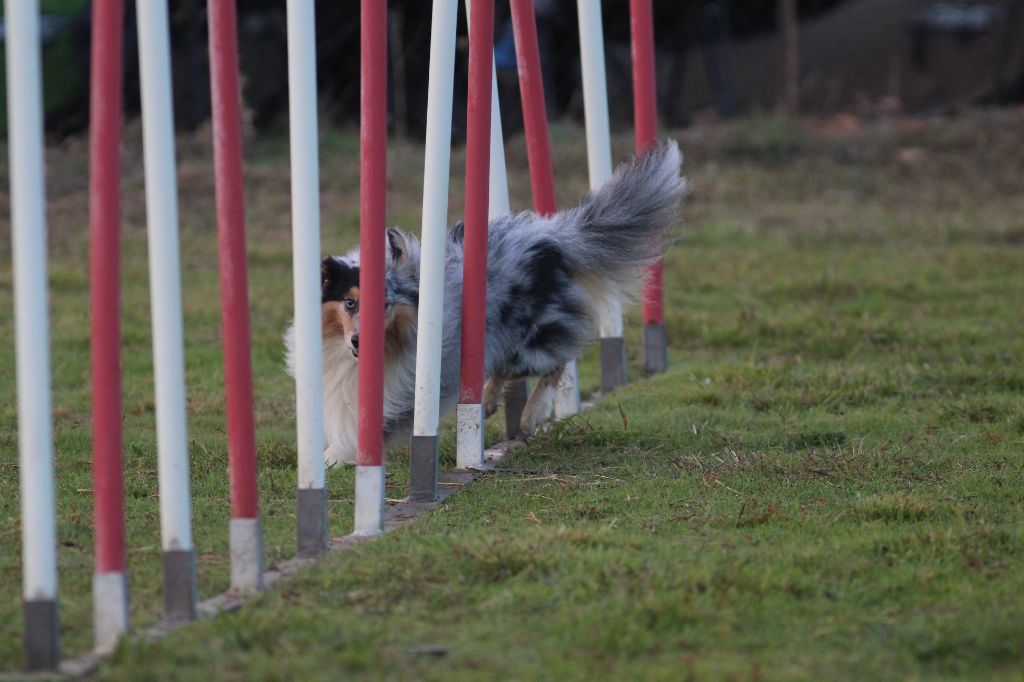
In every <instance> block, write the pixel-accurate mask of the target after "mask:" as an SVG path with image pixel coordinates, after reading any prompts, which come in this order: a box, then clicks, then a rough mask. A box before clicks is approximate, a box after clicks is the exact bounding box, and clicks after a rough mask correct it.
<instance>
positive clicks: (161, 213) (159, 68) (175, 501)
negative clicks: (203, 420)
mask: <svg viewBox="0 0 1024 682" xmlns="http://www.w3.org/2000/svg"><path fill="white" fill-rule="evenodd" d="M136 11H137V18H138V31H139V66H140V76H141V81H142V119H143V130H142V132H143V157H144V167H145V175H146V229H147V234H148V239H149V272H150V308H151V311H152V317H153V365H154V369H155V375H156V430H157V460H158V472H159V473H158V475H159V489H160V534H161V546H162V548H163V561H164V612H165V615H166V617H167V619H168V620H170V621H178V620H191V619H193V618H195V610H196V564H195V549H194V548H193V546H192V512H191V504H190V499H189V498H190V495H189V459H188V435H187V428H186V410H185V357H184V347H185V341H184V333H183V329H182V308H181V263H180V260H181V256H180V250H179V245H178V189H177V177H176V175H175V168H174V166H175V163H174V120H173V111H174V107H173V104H172V99H171V62H170V59H171V48H170V35H169V29H168V16H167V6H166V5H164V4H163V3H158V2H143V3H139V4H138V6H137V9H136Z"/></svg>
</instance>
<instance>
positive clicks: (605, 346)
mask: <svg viewBox="0 0 1024 682" xmlns="http://www.w3.org/2000/svg"><path fill="white" fill-rule="evenodd" d="M625 384H626V340H625V339H624V338H622V337H621V336H609V337H603V338H602V339H601V393H611V392H612V391H614V390H615V389H616V388H618V387H619V386H624V385H625Z"/></svg>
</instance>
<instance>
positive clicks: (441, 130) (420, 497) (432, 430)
mask: <svg viewBox="0 0 1024 682" xmlns="http://www.w3.org/2000/svg"><path fill="white" fill-rule="evenodd" d="M458 10H459V3H458V0H435V2H434V6H433V8H432V10H431V21H430V67H429V68H430V74H429V82H428V84H427V134H426V141H425V148H424V155H423V158H424V161H423V213H422V223H421V228H420V229H421V232H420V298H419V311H418V317H417V324H416V405H415V408H414V411H413V427H412V437H411V438H410V441H409V469H410V471H409V499H411V500H414V501H416V502H430V501H433V499H434V498H435V496H436V495H437V478H438V460H439V451H438V426H439V424H440V400H441V341H442V333H443V324H442V319H443V318H442V317H441V315H442V311H443V308H444V270H445V266H444V262H445V249H446V243H447V230H448V173H449V166H450V165H451V147H452V145H451V137H452V97H453V94H454V89H455V31H456V26H457V24H458V18H459V17H458Z"/></svg>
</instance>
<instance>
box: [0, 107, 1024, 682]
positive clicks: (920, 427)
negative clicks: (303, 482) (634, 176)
mask: <svg viewBox="0 0 1024 682" xmlns="http://www.w3.org/2000/svg"><path fill="white" fill-rule="evenodd" d="M137 135H138V131H137V130H133V131H132V132H131V136H132V137H131V142H130V144H129V148H130V149H135V148H137ZM680 137H681V138H682V140H683V143H684V147H685V149H686V151H687V154H688V158H687V162H686V173H687V175H688V176H689V178H690V179H691V181H692V183H693V185H694V193H693V196H692V197H691V200H690V201H689V204H688V209H687V213H686V220H685V223H684V227H683V229H681V230H680V231H679V233H678V234H679V239H678V242H677V243H676V245H675V247H674V248H673V249H672V251H671V253H670V254H669V256H668V258H667V263H666V281H667V292H668V301H667V310H668V316H667V325H668V329H669V334H670V339H671V343H672V349H671V350H672V352H671V368H670V371H669V372H668V373H667V374H665V375H661V376H658V377H655V378H651V379H639V372H638V360H639V358H638V354H637V349H638V348H639V338H638V333H637V332H638V329H637V324H636V322H635V320H634V321H633V323H632V324H631V325H630V333H629V339H628V340H629V348H630V361H631V369H632V370H633V376H634V378H637V381H635V382H634V383H633V384H631V385H630V386H629V387H627V388H625V389H623V390H621V391H619V392H617V393H616V394H615V395H613V396H611V397H610V398H608V399H607V400H605V401H604V402H603V403H602V404H601V405H600V406H599V407H598V408H596V409H595V410H594V411H592V412H590V413H588V414H587V415H585V416H583V417H577V418H574V419H572V420H569V421H568V422H565V423H562V424H559V425H557V426H556V427H555V428H553V429H552V430H551V431H550V432H548V433H546V434H543V435H541V436H538V437H537V438H535V439H534V440H533V441H531V443H530V445H529V446H528V447H527V448H525V449H523V450H520V451H519V452H518V454H517V455H516V456H515V457H514V459H512V460H511V461H510V462H509V463H508V465H507V466H506V468H505V469H503V470H501V471H499V472H496V473H494V474H490V475H488V476H486V477H485V478H484V479H483V480H481V481H479V482H478V483H476V484H474V485H473V486H472V487H470V488H468V489H466V490H464V491H462V492H460V493H459V494H458V495H457V496H456V497H454V498H453V499H451V500H450V501H449V502H448V503H447V504H445V505H444V506H443V507H441V508H439V509H437V510H435V511H434V512H432V513H431V514H430V515H428V516H427V517H425V518H424V519H422V520H420V521H419V522H417V523H416V524H414V525H412V526H409V527H407V528H405V529H403V530H401V531H398V532H396V533H394V534H393V535H390V536H388V537H385V538H382V539H380V540H378V541H375V542H373V543H370V544H367V545H363V546H361V547H360V548H359V549H358V550H356V551H353V552H348V553H345V554H343V555H337V556H333V557H331V558H329V559H327V560H326V561H324V562H321V563H320V564H319V565H317V566H316V567H314V568H312V569H310V570H307V571H304V572H303V573H301V574H300V575H299V576H296V577H295V578H294V579H291V580H289V581H287V582H285V583H284V584H281V585H279V586H275V588H274V589H272V590H270V591H268V593H266V594H265V595H263V596H261V597H260V598H259V599H258V600H256V601H255V602H253V603H251V604H249V605H248V606H246V607H244V608H243V609H242V610H241V611H240V612H239V613H235V614H228V615H224V616H221V617H218V618H216V619H213V620H211V621H208V622H204V623H201V624H198V625H196V626H193V627H189V628H186V629H184V630H182V631H180V632H178V633H176V634H174V635H172V636H170V637H168V638H166V639H164V640H162V641H160V642H157V643H142V642H138V641H133V642H129V643H127V644H125V645H122V647H121V648H120V649H119V650H118V652H117V653H116V655H115V656H114V658H113V660H112V661H110V662H109V663H107V664H105V665H104V666H103V667H102V668H101V669H100V671H99V673H98V676H99V677H103V678H110V679H135V678H138V677H139V676H143V675H149V676H152V675H158V676H160V677H161V678H181V679H194V678H198V677H200V676H207V677H209V676H214V677H216V678H217V679H239V680H241V679H245V680H249V679H282V678H288V679H291V678H296V679H301V678H331V679H334V678H337V677H340V676H343V675H348V674H358V675H361V676H365V677H369V678H387V679H411V678H422V679H440V678H455V679H462V678H504V679H563V678H564V679H617V678H627V679H629V678H633V679H636V678H644V679H672V680H677V679H705V678H709V677H710V678H713V679H721V678H725V679H748V678H749V679H835V678H859V679H878V678H900V679H922V678H929V679H931V678H939V679H942V678H946V679H964V678H971V679H992V678H994V677H995V678H1007V679H1022V678H1024V597H1022V595H1024V573H1022V572H1021V571H1020V570H1019V566H1020V563H1021V561H1022V558H1024V531H1022V528H1024V511H1022V508H1021V499H1022V493H1021V490H1022V489H1024V486H1022V483H1024V481H1022V474H1024V467H1022V462H1021V456H1020V453H1021V451H1022V445H1024V401H1022V394H1024V370H1022V367H1021V364H1020V361H1021V358H1022V357H1024V340H1022V329H1024V312H1022V310H1021V305H1020V301H1021V300H1024V267H1022V266H1021V263H1022V256H1024V253H1022V250H1021V247H1022V245H1024V219H1022V218H1021V216H1022V215H1024V194H1022V193H1021V192H1020V190H1019V188H1020V178H1021V177H1024V153H1022V152H1024V148H1022V142H1021V140H1022V139H1024V116H1021V115H1020V114H1019V113H1013V112H995V113H985V114H980V113H974V114H969V115H965V116H963V117H961V118H958V119H953V120H950V121H946V122H941V123H935V124H930V125H921V124H919V123H916V122H911V123H907V124H903V125H900V124H897V123H877V124H871V125H869V126H868V127H867V128H865V129H864V130H863V131H861V132H859V133H857V134H855V135H853V136H849V135H839V134H836V133H835V132H833V131H831V130H830V129H829V128H828V127H827V126H824V125H819V124H812V123H801V124H796V123H788V122H785V121H781V120H778V119H759V120H752V121H745V122H741V123H737V124H732V125H729V126H724V127H719V128H702V129H697V130H694V131H688V132H686V133H683V134H681V135H680ZM553 140H554V146H555V163H556V167H557V168H556V177H557V178H558V181H559V183H560V185H559V198H560V201H561V202H562V203H563V204H565V205H568V204H569V203H571V202H572V201H573V200H574V197H578V196H579V194H580V193H582V192H583V191H584V190H585V188H586V177H585V168H586V164H585V160H584V151H583V145H582V134H581V132H580V131H579V130H578V129H576V128H573V127H565V126H556V128H555V129H554V130H553ZM83 144H84V143H83V142H82V141H72V142H70V143H68V144H67V145H66V146H65V147H63V148H60V149H52V150H50V154H51V158H50V163H49V170H50V174H51V175H50V192H51V197H52V201H53V206H52V207H51V230H52V233H53V235H52V239H51V254H52V260H51V262H52V267H51V285H52V286H51V307H52V309H53V315H54V317H53V322H52V328H53V332H54V341H53V352H54V389H55V397H54V405H55V412H56V414H57V432H56V433H57V443H56V446H57V466H58V469H57V477H58V485H59V491H58V504H59V508H60V526H59V529H58V534H59V539H60V542H61V553H60V560H61V573H60V575H61V590H62V593H61V608H62V617H63V630H64V632H63V634H64V643H65V649H66V650H67V651H69V652H75V651H82V650H83V649H85V648H86V647H87V646H88V644H89V641H90V638H91V633H90V626H89V614H90V597H89V592H88V590H89V581H90V573H91V570H92V569H91V540H90V537H91V536H90V530H89V526H90V515H91V498H90V494H89V489H90V475H89V457H90V454H89V453H90V449H89V416H88V415H89V413H88V410H89V404H90V397H89V392H88V365H87V349H88V330H87V323H88V313H87V298H86V291H85V289H86V267H85V261H84V258H83V253H84V246H85V218H84V216H85V212H84V210H85V198H84V195H83V190H84V186H85V175H84V172H83V169H84V166H85V155H84V147H83ZM205 145H206V140H205V139H204V138H202V137H196V138H192V139H183V140H181V158H180V161H181V184H182V224H183V233H182V241H183V244H182V248H183V262H184V263H185V264H186V266H185V267H186V277H185V289H186V291H185V300H186V305H185V311H186V324H187V349H186V351H187V355H186V358H187V363H188V387H189V415H190V424H189V427H190V442H191V450H192V467H193V469H192V481H193V494H194V496H195V500H196V503H195V521H194V523H195V533H196V544H197V547H198V548H199V563H200V588H201V591H202V594H203V595H210V594H214V593H216V592H218V591H220V590H223V589H224V588H225V587H226V585H227V568H228V567H227V556H226V543H227V520H228V505H227V494H226V469H225V467H226V457H225V454H224V448H225V443H224V427H223V408H222V394H221V392H222V385H221V384H222V373H221V370H220V367H219V363H220V349H219V322H218V320H219V315H218V303H217V283H216V282H217V280H216V268H215V264H216V258H215V253H214V250H213V244H214V239H215V234H214V232H213V226H212V220H213V219H212V206H213V204H212V188H211V186H210V172H209V159H208V158H207V156H206V151H205ZM615 145H616V157H617V158H623V157H624V156H625V154H626V152H627V149H628V145H629V138H628V136H621V137H618V138H616V142H615ZM521 146H522V144H521V140H513V141H511V142H510V149H509V163H510V167H511V169H512V194H513V202H514V204H515V205H517V206H525V205H526V204H527V201H528V195H527V192H528V183H527V179H526V177H525V175H524V174H523V168H524V167H525V164H524V152H523V151H522V150H521V149H520V147H521ZM322 149H323V150H324V171H323V189H324V224H323V227H324V242H325V249H326V250H330V251H335V252H337V251H341V250H343V249H344V248H347V247H348V246H350V245H351V243H352V241H353V236H354V231H355V228H356V220H357V218H356V216H357V195H356V191H357V190H356V184H357V183H356V164H355V160H356V140H355V138H354V137H353V136H352V135H350V134H344V133H329V134H327V135H326V136H325V139H324V140H323V145H322ZM421 156H422V150H421V149H420V148H418V147H417V146H415V145H410V144H404V143H399V144H397V145H395V146H394V147H393V150H392V156H391V194H390V209H389V210H390V219H391V221H392V222H394V223H397V224H400V225H403V226H405V227H409V228H414V229H415V227H416V223H417V222H418V195H419V192H420V189H421V185H420V181H419V179H418V177H417V173H418V171H419V169H420V167H421V162H422V161H421ZM461 159H462V156H461V154H458V153H457V154H456V155H455V162H454V164H453V165H454V166H455V168H456V169H458V168H460V167H461V166H460V164H461ZM249 160H250V162H251V163H250V166H249V177H248V184H247V197H248V204H249V212H250V215H249V224H250V249H249V250H250V258H251V260H250V263H251V265H250V267H251V273H250V274H251V280H252V285H251V286H252V301H253V306H252V309H253V326H254V335H255V339H254V366H255V371H256V388H257V404H256V407H257V422H258V442H259V455H260V486H261V488H260V489H261V504H262V510H263V515H264V523H265V530H266V534H267V549H268V554H269V559H270V561H275V560H278V559H281V558H284V557H287V556H290V555H291V554H292V553H293V552H294V539H293V524H294V511H293V506H294V485H295V479H294V460H295V451H294V444H293V441H294V426H293V408H292V397H291V384H290V381H289V380H288V378H287V377H286V376H285V375H284V373H283V371H282V367H281V365H282V361H281V351H280V343H279V337H280V332H281V330H282V329H283V328H284V326H285V325H286V323H287V320H288V315H289V310H290V307H291V304H290V298H291V290H290V275H289V268H290V255H289V217H288V206H289V203H288V195H287V189H288V187H287V186H288V173H287V146H286V144H285V142H284V141H283V140H282V139H270V140H262V141H256V142H253V143H252V144H251V145H250V150H249ZM126 163H127V169H126V173H127V178H126V183H125V185H126V195H127V197H128V198H127V202H128V203H127V205H126V207H125V215H126V223H127V229H126V233H125V258H126V266H125V267H126V271H125V280H126V290H125V302H124V314H125V343H124V346H125V348H124V350H125V362H124V364H125V372H126V379H125V390H126V398H125V414H126V416H125V428H126V458H127V475H126V477H127V488H128V506H129V514H130V516H129V518H130V521H129V540H130V543H131V554H130V570H131V590H132V598H133V618H134V619H135V622H136V624H138V625H144V624H146V623H150V622H153V621H154V620H155V619H156V618H158V617H159V602H160V599H159V582H160V576H159V563H158V555H159V552H158V545H159V540H158V525H159V522H158V518H157V500H156V476H155V469H156V463H155V454H154V434H153V403H152V388H153V387H152V380H151V379H150V376H151V373H150V366H151V361H150V357H149V331H148V330H149V326H148V325H149V318H148V312H147V307H148V291H147V288H146V272H145V264H144V260H145V258H144V255H145V239H144V232H143V222H144V221H143V213H142V206H141V202H140V196H141V187H142V182H141V170H140V167H139V162H138V159H136V158H135V155H134V153H132V154H128V156H127V160H126ZM459 177H460V173H458V172H456V173H455V174H454V178H455V179H456V180H457V179H458V178H459ZM460 205H461V195H459V193H458V191H456V192H455V196H454V197H453V201H452V206H453V211H452V212H453V214H456V213H459V210H458V207H459V206H460ZM4 231H5V236H6V228H5V230H4ZM0 249H2V250H3V251H2V252H0V257H2V258H0V263H2V264H3V265H2V267H3V268H4V269H3V270H2V271H0V307H6V308H7V309H8V310H9V309H10V305H11V302H10V296H11V284H10V270H9V247H8V242H7V240H6V239H5V240H4V241H3V242H0ZM11 333H12V323H11V321H10V318H9V317H3V318H0V338H2V339H4V340H5V342H4V343H2V344H0V378H3V379H5V380H4V381H0V466H2V467H3V474H2V475H0V523H2V525H0V546H2V547H3V548H4V550H3V553H2V554H0V562H2V563H0V581H2V584H3V585H4V586H5V590H4V592H3V598H2V601H0V661H3V662H4V663H5V664H6V665H5V666H4V667H7V668H16V667H17V666H18V665H20V663H21V658H20V657H21V654H20V651H19V638H20V617H19V615H18V607H19V603H18V590H17V585H18V581H19V571H20V569H19V565H18V556H17V551H16V549H17V543H18V509H17V475H16V474H17V467H16V435H15V434H16V425H15V413H14V393H13V357H12V355H13V353H12V345H13V344H12V342H11ZM581 374H582V375H583V384H584V389H585V390H588V389H593V388H594V387H595V386H596V381H597V377H596V358H595V357H594V354H593V353H590V354H588V356H587V357H586V358H585V359H584V360H583V362H582V363H581ZM490 435H491V437H494V436H495V435H496V425H495V424H492V427H491V433H490ZM443 453H444V458H445V461H446V462H447V463H450V462H451V458H452V441H451V436H450V434H447V435H446V440H445V442H444V444H443ZM406 464H407V462H406V455H405V453H404V452H398V453H394V454H392V456H391V458H390V461H389V478H388V496H389V497H401V496H402V495H403V494H404V490H405V482H406V480H407V468H406ZM328 485H329V489H330V490H329V493H330V499H331V512H332V517H331V518H332V532H333V533H335V534H341V533H345V532H346V531H347V530H348V529H349V526H350V518H351V513H352V500H351V495H352V474H351V472H350V471H334V472H331V473H330V475H329V480H328Z"/></svg>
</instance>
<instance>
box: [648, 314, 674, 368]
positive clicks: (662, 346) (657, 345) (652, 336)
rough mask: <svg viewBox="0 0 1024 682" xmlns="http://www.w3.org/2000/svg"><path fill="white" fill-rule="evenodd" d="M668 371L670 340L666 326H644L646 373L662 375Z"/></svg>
mask: <svg viewBox="0 0 1024 682" xmlns="http://www.w3.org/2000/svg"><path fill="white" fill-rule="evenodd" d="M666 370H668V338H667V337H666V335H665V325H663V324H645V325H644V372H646V373H647V374H660V373H661V372H664V371H666Z"/></svg>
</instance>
